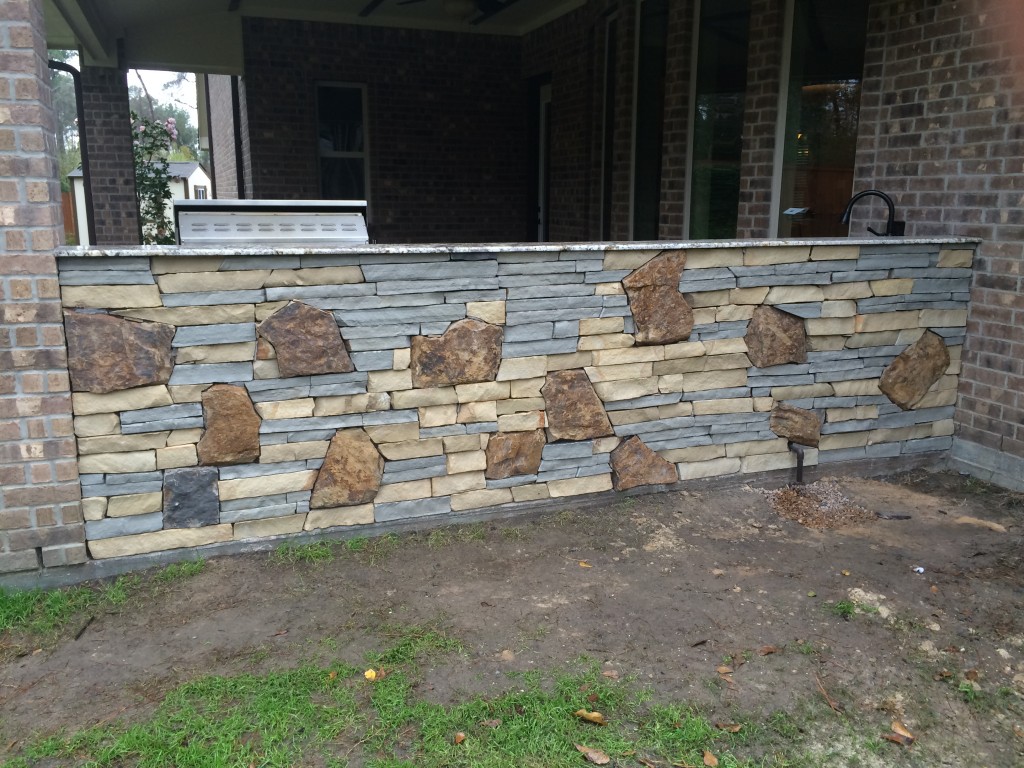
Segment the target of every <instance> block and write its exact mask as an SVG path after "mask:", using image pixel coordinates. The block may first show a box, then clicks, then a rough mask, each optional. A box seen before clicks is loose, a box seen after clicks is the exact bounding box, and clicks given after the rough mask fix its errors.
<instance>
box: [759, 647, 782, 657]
mask: <svg viewBox="0 0 1024 768" xmlns="http://www.w3.org/2000/svg"><path fill="white" fill-rule="evenodd" d="M778 652H779V648H778V647H776V646H774V645H765V646H762V647H761V648H760V649H759V650H758V653H759V654H761V655H762V656H769V655H771V654H773V653H778Z"/></svg>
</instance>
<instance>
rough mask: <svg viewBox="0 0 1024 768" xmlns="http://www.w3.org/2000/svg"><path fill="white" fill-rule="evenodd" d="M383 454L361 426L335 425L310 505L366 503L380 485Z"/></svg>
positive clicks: (329, 506) (382, 471)
mask: <svg viewBox="0 0 1024 768" xmlns="http://www.w3.org/2000/svg"><path fill="white" fill-rule="evenodd" d="M383 476H384V458H383V457H382V456H381V455H380V451H378V450H377V446H376V445H374V444H373V440H371V439H370V436H369V435H368V434H366V432H365V431H364V430H362V429H339V430H338V431H337V432H336V433H335V434H334V437H333V438H332V439H331V445H330V447H329V448H328V449H327V456H326V458H325V459H324V464H323V466H322V467H321V468H320V474H319V475H317V478H316V484H315V485H314V486H313V498H312V499H311V500H310V502H309V506H310V507H311V508H312V509H329V508H331V507H347V506H351V505H353V504H368V503H369V502H371V501H373V499H374V497H375V496H376V495H377V491H378V490H379V489H380V481H381V478H382V477H383Z"/></svg>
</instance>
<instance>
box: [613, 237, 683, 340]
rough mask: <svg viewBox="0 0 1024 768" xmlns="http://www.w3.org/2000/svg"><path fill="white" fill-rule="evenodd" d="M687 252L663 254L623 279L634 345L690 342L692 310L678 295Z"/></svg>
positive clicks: (681, 295) (679, 294) (667, 252)
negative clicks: (630, 316) (634, 326)
mask: <svg viewBox="0 0 1024 768" xmlns="http://www.w3.org/2000/svg"><path fill="white" fill-rule="evenodd" d="M685 266H686V251H664V252H663V253H660V254H658V255H657V256H655V257H654V258H653V259H651V260H650V261H649V262H647V263H646V264H644V265H643V266H642V267H640V268H639V269H637V270H635V271H634V272H633V273H632V274H629V275H627V276H626V277H625V279H623V281H622V285H623V287H624V288H625V289H626V295H627V296H628V297H629V310H630V312H632V313H633V322H634V323H635V324H636V332H635V333H634V338H635V339H636V343H637V344H672V343H674V342H677V341H685V340H686V339H688V338H690V332H691V331H692V330H693V310H692V309H690V305H689V304H688V303H687V302H686V299H685V298H683V294H681V293H680V292H679V279H680V277H681V275H682V273H683V267H685Z"/></svg>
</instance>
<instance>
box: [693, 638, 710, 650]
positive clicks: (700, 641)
mask: <svg viewBox="0 0 1024 768" xmlns="http://www.w3.org/2000/svg"><path fill="white" fill-rule="evenodd" d="M705 643H707V639H706V638H705V639H704V640H698V641H697V642H695V643H690V647H691V648H696V647H697V646H698V645H704V644H705Z"/></svg>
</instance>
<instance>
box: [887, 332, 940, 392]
mask: <svg viewBox="0 0 1024 768" xmlns="http://www.w3.org/2000/svg"><path fill="white" fill-rule="evenodd" d="M947 368H949V350H948V349H947V348H946V342H945V341H943V340H942V337H941V336H939V335H938V334H936V333H932V332H931V331H925V333H924V335H923V336H922V337H921V338H920V339H918V340H917V341H916V342H914V343H913V344H911V345H910V346H909V347H907V348H906V349H905V350H903V351H902V352H901V353H900V355H899V357H897V358H896V359H895V360H893V361H892V362H891V363H890V364H889V367H888V368H886V369H885V370H884V371H883V372H882V380H881V381H880V382H879V384H878V388H879V389H881V390H882V392H884V393H885V396H886V397H888V398H889V399H890V400H892V401H893V402H894V403H895V404H896V405H898V406H899V407H900V408H902V409H903V410H904V411H908V410H910V409H911V408H913V407H914V406H915V405H917V404H918V403H919V402H921V399H922V398H923V397H924V396H925V395H926V394H927V393H928V390H929V389H931V388H932V385H933V384H934V383H935V382H937V381H938V380H939V379H940V378H942V374H943V373H945V372H946V369H947Z"/></svg>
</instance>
